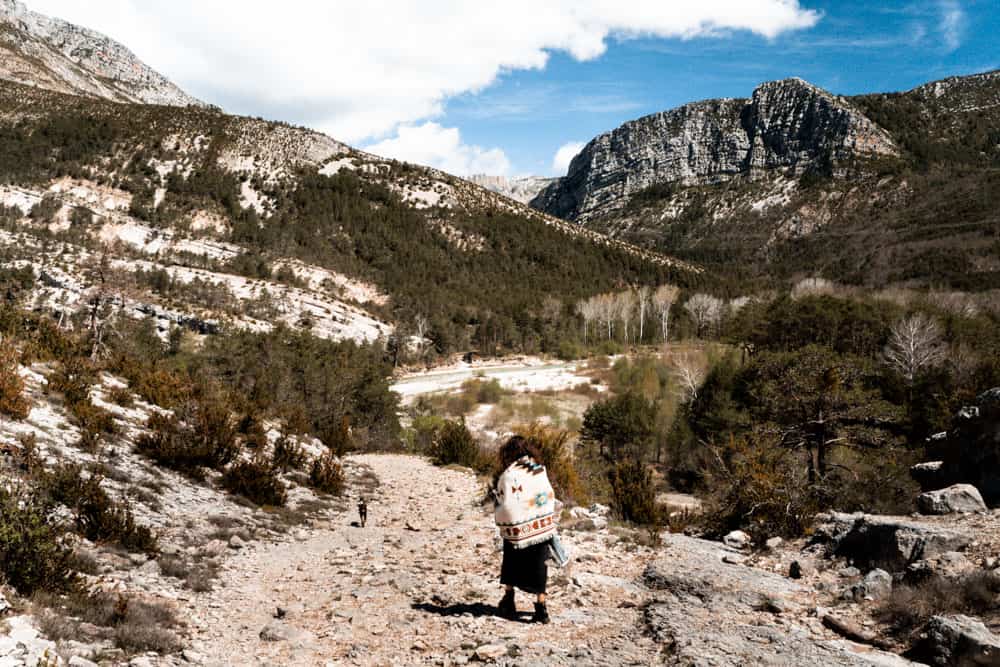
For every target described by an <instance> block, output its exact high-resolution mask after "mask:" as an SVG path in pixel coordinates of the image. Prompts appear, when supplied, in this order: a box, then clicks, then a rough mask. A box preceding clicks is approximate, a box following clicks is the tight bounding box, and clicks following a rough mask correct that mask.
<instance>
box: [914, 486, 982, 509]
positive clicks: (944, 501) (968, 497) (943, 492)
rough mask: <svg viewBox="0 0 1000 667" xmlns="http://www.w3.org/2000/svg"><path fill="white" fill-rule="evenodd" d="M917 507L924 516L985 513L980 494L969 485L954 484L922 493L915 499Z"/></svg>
mask: <svg viewBox="0 0 1000 667" xmlns="http://www.w3.org/2000/svg"><path fill="white" fill-rule="evenodd" d="M917 506H918V507H919V508H920V511H921V512H923V513H924V514H956V513H966V512H984V511H986V503H985V502H983V496H982V494H980V493H979V489H977V488H976V487H974V486H972V485H971V484H955V485H953V486H949V487H948V488H946V489H939V490H937V491H928V492H927V493H922V494H920V497H919V498H917Z"/></svg>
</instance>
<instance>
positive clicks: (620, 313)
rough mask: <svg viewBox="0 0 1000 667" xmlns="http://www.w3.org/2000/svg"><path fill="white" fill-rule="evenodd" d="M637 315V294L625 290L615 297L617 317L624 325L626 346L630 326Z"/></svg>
mask: <svg viewBox="0 0 1000 667" xmlns="http://www.w3.org/2000/svg"><path fill="white" fill-rule="evenodd" d="M634 313H635V294H634V293H633V292H632V290H625V291H624V292H619V293H618V294H616V295H615V315H616V316H617V319H618V321H620V322H621V323H622V332H623V333H624V336H625V344H626V345H628V325H629V322H631V321H632V315H633V314H634Z"/></svg>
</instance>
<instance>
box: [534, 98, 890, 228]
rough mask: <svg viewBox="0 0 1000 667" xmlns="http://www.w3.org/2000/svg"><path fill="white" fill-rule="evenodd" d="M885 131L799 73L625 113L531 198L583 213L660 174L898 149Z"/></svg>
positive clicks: (596, 212)
mask: <svg viewBox="0 0 1000 667" xmlns="http://www.w3.org/2000/svg"><path fill="white" fill-rule="evenodd" d="M896 152H897V151H896V147H895V145H894V144H893V142H892V139H891V138H890V137H889V135H888V133H886V132H885V131H884V130H882V129H881V128H880V127H878V126H877V125H875V124H874V123H873V122H871V121H870V120H869V119H868V118H866V117H865V116H864V115H863V114H862V113H861V112H860V111H858V110H857V109H856V108H855V107H854V106H852V105H851V104H850V103H849V102H848V101H846V100H844V99H842V98H838V97H835V96H833V95H831V94H830V93H828V92H826V91H824V90H822V89H820V88H817V87H815V86H813V85H811V84H809V83H807V82H805V81H802V80H801V79H786V80H783V81H774V82H770V83H765V84H763V85H761V86H760V87H759V88H757V90H755V91H754V93H753V97H752V98H751V99H749V100H745V99H723V100H709V101H705V102H696V103H693V104H687V105H685V106H682V107H679V108H677V109H672V110H670V111H664V112H661V113H657V114H653V115H651V116H646V117H645V118H640V119H638V120H634V121H631V122H628V123H626V124H624V125H622V126H621V127H619V128H618V129H616V130H613V131H611V132H608V133H606V134H602V135H601V136H599V137H597V138H596V139H594V140H593V141H591V142H590V143H589V144H587V146H586V147H585V148H584V149H583V151H581V152H580V154H579V155H577V156H576V158H574V159H573V162H572V163H571V164H570V168H569V173H568V174H567V176H566V177H565V178H562V179H559V180H557V181H556V182H554V183H552V184H551V185H550V186H548V187H547V188H546V189H545V190H543V191H542V192H541V193H540V194H539V195H538V196H537V197H536V198H535V199H534V200H533V201H532V206H534V207H536V208H538V209H540V210H542V211H545V212H546V213H550V214H552V215H556V216H559V217H563V218H567V219H570V220H576V221H580V222H586V221H588V220H590V219H592V218H595V217H598V216H600V215H603V214H605V213H608V212H611V211H614V210H616V209H619V208H621V207H622V206H624V205H625V204H626V203H627V202H628V199H629V197H630V196H631V195H633V194H635V193H636V192H639V191H640V190H643V189H645V188H648V187H649V186H651V185H655V184H659V183H680V184H683V185H693V184H699V183H713V182H719V181H723V180H726V179H728V178H732V177H733V176H735V175H738V174H747V175H750V176H756V175H758V174H759V173H760V172H762V171H766V170H773V169H779V168H785V169H791V170H792V171H793V172H794V173H802V172H804V171H806V170H808V169H809V168H811V167H816V166H819V165H821V164H823V163H825V162H828V161H830V160H838V159H843V158H846V157H850V156H851V155H855V154H895V153H896Z"/></svg>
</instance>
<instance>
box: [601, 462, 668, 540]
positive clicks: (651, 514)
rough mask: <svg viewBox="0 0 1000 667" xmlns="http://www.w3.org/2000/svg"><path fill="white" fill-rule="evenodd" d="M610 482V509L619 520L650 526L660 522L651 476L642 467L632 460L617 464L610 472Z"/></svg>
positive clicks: (647, 470)
mask: <svg viewBox="0 0 1000 667" xmlns="http://www.w3.org/2000/svg"><path fill="white" fill-rule="evenodd" d="M609 479H610V482H611V509H612V511H613V512H614V513H615V514H616V515H617V516H618V517H619V518H621V519H623V520H625V521H631V522H633V523H638V524H642V525H650V526H657V525H659V524H660V523H662V516H661V512H660V511H659V509H658V508H657V506H656V489H655V487H654V486H653V476H652V474H651V473H650V471H649V469H648V468H647V467H646V465H645V464H643V463H641V462H640V461H632V460H629V461H625V462H622V463H618V464H616V465H615V467H614V469H612V470H611V472H610V473H609Z"/></svg>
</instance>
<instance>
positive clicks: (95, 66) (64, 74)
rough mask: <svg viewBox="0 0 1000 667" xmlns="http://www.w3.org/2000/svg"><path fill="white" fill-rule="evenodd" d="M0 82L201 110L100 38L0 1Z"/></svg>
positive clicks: (125, 52)
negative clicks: (189, 106)
mask: <svg viewBox="0 0 1000 667" xmlns="http://www.w3.org/2000/svg"><path fill="white" fill-rule="evenodd" d="M0 79H6V80H8V81H14V82H17V83H23V84H27V85H30V86H37V87H39V88H45V89H48V90H54V91H57V92H61V93H72V94H76V95H85V96H87V97H99V98H103V99H107V100H113V101H116V102H141V103H144V104H164V105H169V106H186V105H189V104H194V105H201V104H202V102H200V101H199V100H197V99H195V98H194V97H192V96H190V95H188V94H187V93H185V92H184V91H183V90H181V89H180V88H178V87H177V86H175V85H174V84H173V83H171V82H170V81H168V80H167V79H166V77H164V76H163V75H161V74H159V73H158V72H155V71H154V70H152V69H150V68H149V67H148V66H147V65H146V64H145V63H143V62H142V61H140V60H139V59H138V58H136V56H135V54H133V53H132V52H131V51H129V50H128V49H127V48H125V47H124V46H122V45H121V44H119V43H118V42H116V41H114V40H112V39H110V38H108V37H105V36H104V35H102V34H100V33H98V32H94V31H93V30H88V29H86V28H81V27H79V26H76V25H73V24H71V23H67V22H66V21H63V20H60V19H56V18H49V17H47V16H44V15H42V14H38V13H37V12H33V11H31V10H29V9H28V8H27V7H25V5H23V4H22V3H20V2H17V0H0Z"/></svg>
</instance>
